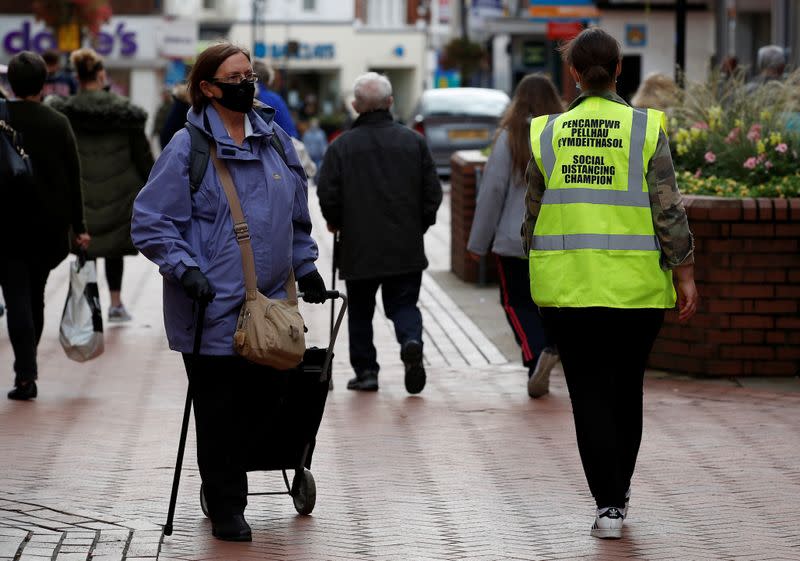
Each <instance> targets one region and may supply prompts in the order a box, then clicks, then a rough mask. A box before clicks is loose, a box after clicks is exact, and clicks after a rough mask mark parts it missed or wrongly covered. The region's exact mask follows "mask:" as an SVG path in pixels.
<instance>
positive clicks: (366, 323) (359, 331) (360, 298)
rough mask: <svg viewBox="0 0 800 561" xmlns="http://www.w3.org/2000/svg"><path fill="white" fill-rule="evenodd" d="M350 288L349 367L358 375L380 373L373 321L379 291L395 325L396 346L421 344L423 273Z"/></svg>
mask: <svg viewBox="0 0 800 561" xmlns="http://www.w3.org/2000/svg"><path fill="white" fill-rule="evenodd" d="M345 284H346V285H347V299H348V308H347V328H348V330H349V332H350V364H351V365H352V367H353V370H355V371H356V372H357V373H361V372H364V371H365V370H373V371H375V372H377V371H378V370H379V369H380V367H379V365H378V354H377V352H376V350H375V345H374V344H373V343H372V337H373V332H372V317H373V315H374V314H375V295H376V294H377V292H378V287H380V288H381V294H382V295H383V309H384V311H385V312H386V317H388V318H389V319H390V320H392V323H394V332H395V337H396V338H397V342H398V343H400V345H403V343H405V342H406V341H410V340H416V341H419V342H420V343H422V313H421V312H420V311H419V308H418V307H417V301H418V300H419V291H420V287H421V285H422V272H421V271H420V272H417V273H408V274H405V275H395V276H390V277H380V278H374V279H360V280H348V281H345Z"/></svg>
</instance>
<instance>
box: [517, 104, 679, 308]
mask: <svg viewBox="0 0 800 561" xmlns="http://www.w3.org/2000/svg"><path fill="white" fill-rule="evenodd" d="M664 124H665V118H664V114H663V113H662V112H660V111H656V110H654V109H634V108H632V107H629V106H627V105H623V104H621V103H617V102H614V101H611V100H607V99H604V98H602V97H588V98H587V99H586V100H584V101H583V102H581V103H580V104H579V105H578V106H577V107H575V108H573V109H571V110H570V111H568V112H566V113H562V114H560V115H543V116H541V117H537V118H536V119H534V120H533V121H532V122H531V147H532V150H533V156H534V158H535V160H536V165H537V166H538V167H539V170H540V171H541V172H542V175H543V176H544V179H545V183H546V185H547V189H546V190H545V192H544V197H543V198H542V206H541V210H540V212H539V216H538V218H537V220H536V227H535V228H534V231H533V242H532V247H531V248H530V254H529V266H530V273H531V274H530V276H531V295H532V296H533V300H534V302H536V304H538V305H539V306H554V307H568V308H585V307H592V306H601V307H609V308H672V307H673V306H674V305H675V289H674V287H673V285H672V272H671V271H663V270H662V269H661V267H660V265H659V257H660V254H661V250H660V246H659V243H658V238H657V237H656V235H655V230H654V229H653V218H652V214H651V210H650V198H649V195H648V189H647V181H646V180H645V176H646V174H647V166H648V163H649V161H650V159H651V157H652V156H653V154H654V153H655V150H656V145H657V143H658V135H659V130H660V129H661V128H663V127H664Z"/></svg>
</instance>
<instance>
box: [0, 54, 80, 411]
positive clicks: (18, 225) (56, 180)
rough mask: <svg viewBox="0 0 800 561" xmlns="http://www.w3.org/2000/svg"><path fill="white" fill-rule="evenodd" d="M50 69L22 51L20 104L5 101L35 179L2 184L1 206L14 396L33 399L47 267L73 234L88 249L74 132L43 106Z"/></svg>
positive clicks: (12, 70)
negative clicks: (12, 351) (69, 233)
mask: <svg viewBox="0 0 800 561" xmlns="http://www.w3.org/2000/svg"><path fill="white" fill-rule="evenodd" d="M46 76H47V69H46V67H45V63H44V60H42V57H40V56H39V55H37V54H35V53H32V52H28V51H23V52H21V53H19V54H18V55H16V56H14V58H12V59H11V61H10V62H9V64H8V80H9V82H10V83H11V89H12V90H14V94H15V95H16V97H17V101H12V102H8V113H9V125H10V126H11V127H13V128H14V129H15V130H16V131H17V132H19V133H20V135H21V136H22V143H23V147H24V149H25V151H26V152H27V154H28V155H29V156H30V159H31V165H32V167H33V179H32V180H31V181H30V183H25V184H24V185H3V195H2V196H3V202H2V204H0V209H2V217H1V218H0V236H2V237H3V239H4V240H5V242H4V243H3V244H0V285H2V287H3V294H4V296H5V300H6V307H7V308H8V309H7V312H8V336H9V339H11V346H12V347H13V349H14V372H15V373H16V378H15V381H14V386H15V388H14V389H13V390H11V392H9V394H8V397H9V399H18V400H27V399H32V398H34V397H36V395H37V388H36V378H37V376H38V367H37V363H36V348H37V346H38V344H39V338H40V337H41V335H42V328H43V326H44V286H45V283H46V282H47V277H48V275H49V274H50V270H51V269H52V268H54V267H55V266H56V265H58V264H59V263H60V262H61V261H63V260H64V258H65V257H66V256H67V254H68V252H69V240H68V232H69V230H70V229H71V230H72V232H73V233H74V235H75V236H76V238H75V243H76V244H77V245H79V246H81V247H82V248H84V249H86V247H88V245H89V235H88V234H87V233H86V225H85V223H84V220H83V199H82V197H81V174H80V164H79V160H78V150H77V147H76V144H75V136H74V135H73V133H72V128H71V127H70V124H69V121H68V120H67V118H66V117H64V116H63V115H61V114H59V113H58V112H56V111H54V110H53V109H51V108H49V107H47V106H46V105H43V104H42V103H41V101H42V90H43V87H44V81H45V77H46Z"/></svg>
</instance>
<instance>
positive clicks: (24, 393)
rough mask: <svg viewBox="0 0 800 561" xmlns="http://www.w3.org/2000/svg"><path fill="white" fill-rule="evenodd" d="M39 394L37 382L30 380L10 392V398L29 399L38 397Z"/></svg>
mask: <svg viewBox="0 0 800 561" xmlns="http://www.w3.org/2000/svg"><path fill="white" fill-rule="evenodd" d="M37 394H38V390H37V389H36V382H34V381H30V382H28V383H27V384H25V385H24V386H17V387H15V388H14V389H13V390H11V391H10V392H8V399H16V400H19V401H27V400H29V399H33V398H34V397H36V395H37Z"/></svg>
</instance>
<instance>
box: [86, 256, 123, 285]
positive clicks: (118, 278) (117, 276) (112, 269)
mask: <svg viewBox="0 0 800 561" xmlns="http://www.w3.org/2000/svg"><path fill="white" fill-rule="evenodd" d="M123 259H124V258H123V257H106V258H105V268H106V282H107V283H108V289H109V290H112V291H114V292H119V291H120V290H122V271H123V269H124V266H123V265H124V263H123V261H122V260H123ZM92 261H96V260H95V259H93V260H92Z"/></svg>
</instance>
